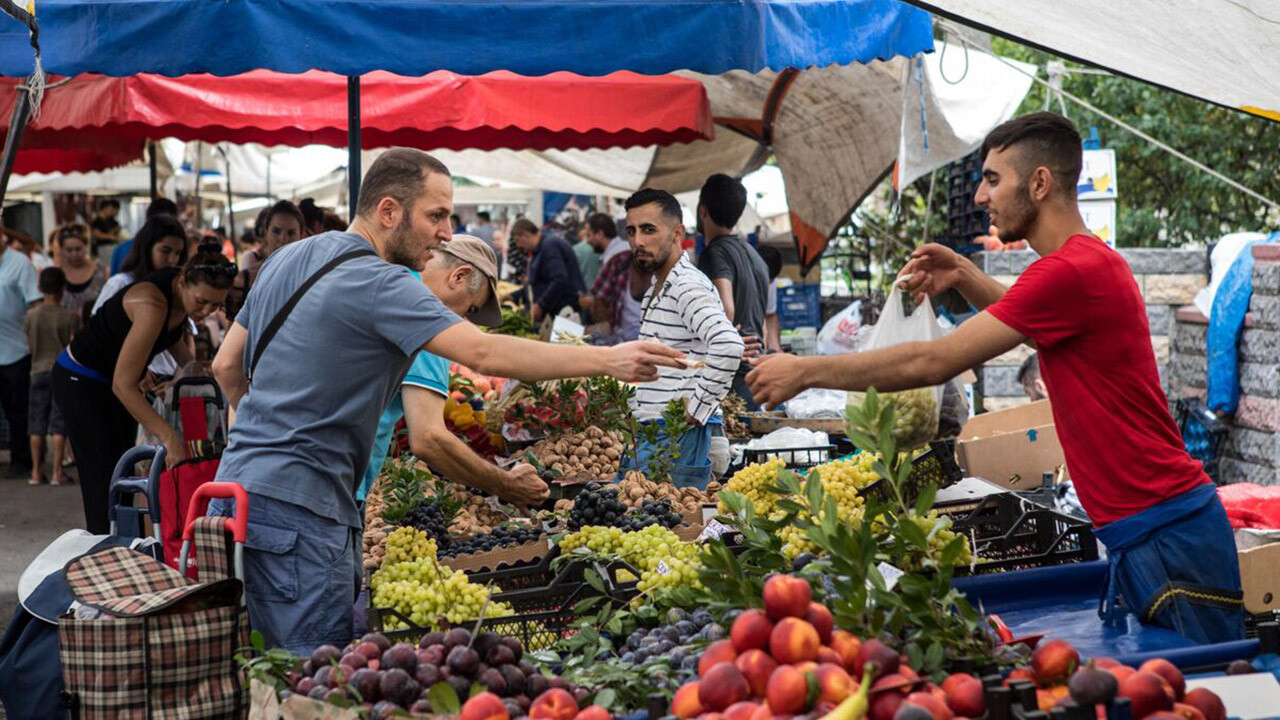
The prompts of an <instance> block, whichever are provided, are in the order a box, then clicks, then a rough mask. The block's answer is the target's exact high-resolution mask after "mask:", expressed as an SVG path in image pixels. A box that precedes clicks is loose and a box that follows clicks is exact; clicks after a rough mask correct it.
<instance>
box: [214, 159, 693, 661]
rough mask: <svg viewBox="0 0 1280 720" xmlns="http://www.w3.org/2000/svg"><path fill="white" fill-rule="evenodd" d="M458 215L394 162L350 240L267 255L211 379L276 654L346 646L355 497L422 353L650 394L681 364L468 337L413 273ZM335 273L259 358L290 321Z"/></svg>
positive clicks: (433, 175)
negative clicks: (666, 370)
mask: <svg viewBox="0 0 1280 720" xmlns="http://www.w3.org/2000/svg"><path fill="white" fill-rule="evenodd" d="M452 211H453V185H452V179H451V177H450V175H449V171H448V169H447V168H446V167H445V166H444V165H443V164H441V163H440V162H439V161H438V160H436V159H435V158H432V157H431V156H430V155H427V154H426V153H423V152H420V151H417V150H407V149H403V148H397V149H393V150H389V151H387V152H386V153H384V154H383V155H382V156H380V157H379V158H378V160H376V161H375V162H374V163H373V165H372V166H371V167H370V168H369V171H368V174H367V175H366V176H365V178H364V182H363V184H362V185H361V189H360V201H359V205H358V206H357V208H356V218H355V220H354V222H352V224H351V227H350V228H349V229H348V230H347V231H346V232H329V233H324V234H321V235H317V236H314V237H311V238H308V239H306V240H303V241H300V242H297V243H294V244H292V245H289V246H287V247H285V248H283V249H281V250H279V251H278V252H276V253H274V254H273V255H272V256H271V257H270V258H269V259H268V260H267V262H266V263H265V264H264V265H263V267H262V270H261V272H260V275H259V279H258V281H257V282H256V283H255V284H254V288H253V292H251V293H250V294H249V296H248V298H247V299H246V301H245V305H244V308H243V309H242V310H241V311H240V313H239V315H237V317H236V321H235V323H233V324H232V327H231V330H230V331H229V332H228V334H227V338H226V340H225V341H224V342H223V345H222V347H221V349H220V350H219V351H218V356H217V358H216V359H215V361H214V373H215V375H216V377H217V379H218V382H219V384H220V385H221V386H222V388H223V390H224V391H225V392H226V394H227V396H228V397H229V398H230V401H231V404H232V407H233V408H235V409H236V412H237V417H236V421H235V424H234V425H233V427H232V429H231V435H230V444H229V445H228V447H227V449H226V452H225V453H224V454H223V457H222V464H221V467H220V468H219V470H218V480H220V481H227V482H235V483H239V484H240V485H242V486H244V488H245V489H246V490H247V491H248V492H249V537H248V542H247V543H246V551H245V557H244V560H245V563H244V570H245V595H246V599H247V603H248V609H249V620H250V623H251V625H252V626H253V627H254V628H255V629H257V630H260V631H262V633H263V634H264V635H265V636H266V640H267V643H268V645H274V646H279V647H283V648H285V649H288V650H290V651H292V652H295V653H304V654H305V653H310V652H311V650H312V649H314V648H315V647H317V646H319V645H322V644H325V643H333V644H337V645H343V644H345V643H346V642H348V641H349V640H350V639H351V635H352V621H351V603H352V601H353V600H354V599H355V596H356V592H357V588H358V587H359V577H360V568H361V558H360V549H361V542H360V528H361V524H362V522H361V517H360V512H359V510H358V508H357V506H356V502H355V497H354V493H355V489H356V485H357V483H358V482H359V481H360V478H361V475H362V473H363V471H364V468H365V466H366V464H367V463H368V462H369V456H370V452H371V450H372V445H373V438H374V434H375V432H376V430H377V425H378V418H379V416H380V415H381V414H382V412H383V410H384V409H385V408H386V406H387V404H388V403H389V401H390V399H391V397H392V394H393V393H395V392H396V390H397V389H398V384H399V381H400V378H401V377H403V376H404V374H405V372H406V371H407V370H408V368H409V364H410V361H411V359H412V357H413V354H414V353H415V352H416V351H417V350H418V349H419V348H425V349H426V350H427V351H429V352H432V353H435V354H437V355H440V356H442V357H446V358H449V359H452V360H456V361H458V362H460V363H462V364H464V365H466V366H468V367H470V368H472V369H474V370H477V371H479V372H483V373H486V374H489V375H498V376H502V377H514V378H520V379H523V380H549V379H555V378H561V377H578V376H585V375H600V374H609V375H613V376H615V377H617V378H619V379H622V380H627V381H633V382H645V381H649V380H653V379H655V378H656V377H657V376H658V375H657V369H656V366H657V365H668V366H676V365H677V364H678V360H679V358H681V357H682V355H681V354H680V353H678V352H676V351H674V350H670V349H668V348H665V347H663V346H661V345H656V344H653V343H630V344H626V345H619V346H617V347H614V348H589V347H570V346H561V345H554V346H553V345H550V344H547V343H539V342H533V341H526V340H519V339H516V338H511V337H506V336H503V335H489V334H487V333H484V332H482V331H481V330H479V329H477V328H476V327H475V326H474V325H472V324H470V323H465V322H461V321H460V319H459V318H458V316H456V315H454V314H453V313H452V312H451V311H449V310H448V309H447V308H446V307H445V306H444V305H443V304H442V303H441V302H440V301H439V299H437V298H436V296H435V295H434V294H432V293H431V291H430V290H428V289H427V287H426V286H425V285H424V284H423V283H422V282H421V281H419V280H418V279H417V278H415V277H414V275H413V273H411V272H410V269H411V268H412V269H414V270H421V269H422V266H423V265H424V263H425V262H426V260H427V259H428V258H429V257H430V251H431V249H432V248H434V247H437V246H438V245H439V244H440V243H441V242H444V241H447V240H448V239H449V238H450V237H451V235H452V223H451V221H450V215H451V214H452ZM360 251H364V254H360ZM353 255H354V256H353ZM344 256H347V257H345V258H344ZM339 258H342V259H343V261H342V262H337V260H338V259H339ZM336 262H337V264H334V263H336ZM327 265H332V267H331V269H330V271H329V272H328V273H327V274H325V275H323V276H322V277H320V278H319V279H318V280H316V281H315V283H314V285H313V286H312V287H310V289H309V290H307V291H306V292H305V294H303V295H301V297H300V298H299V299H298V300H297V301H296V304H294V305H293V309H292V312H291V313H290V314H289V315H288V316H287V318H286V319H285V320H284V321H283V322H282V323H279V324H278V332H277V333H276V334H275V335H274V336H273V337H272V338H271V340H270V345H269V346H268V347H267V348H266V349H262V347H261V346H260V344H259V343H260V342H261V341H262V339H263V336H264V333H266V332H267V329H268V327H269V326H271V325H273V324H276V323H273V320H275V319H276V318H277V317H278V313H279V312H280V310H281V308H283V307H285V306H286V304H287V303H289V302H290V300H291V298H295V297H297V295H296V294H295V293H297V291H298V290H299V288H301V287H302V286H303V285H304V284H305V283H307V282H308V280H309V279H310V278H312V277H313V276H314V275H315V274H316V273H317V271H318V270H320V269H321V268H323V267H326V266H327ZM277 322H278V321H277ZM250 376H251V377H252V386H250V383H249V379H248V378H249V377H250ZM229 504H230V501H222V502H219V503H217V505H216V506H214V507H213V508H212V510H213V512H215V513H219V514H226V513H228V512H229V511H230V507H229Z"/></svg>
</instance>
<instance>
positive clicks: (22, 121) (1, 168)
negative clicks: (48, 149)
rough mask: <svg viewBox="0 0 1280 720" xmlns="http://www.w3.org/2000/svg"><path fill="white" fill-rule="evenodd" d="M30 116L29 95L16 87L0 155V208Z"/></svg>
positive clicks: (22, 88)
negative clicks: (16, 90) (16, 95)
mask: <svg viewBox="0 0 1280 720" xmlns="http://www.w3.org/2000/svg"><path fill="white" fill-rule="evenodd" d="M30 116H31V93H29V92H27V89H26V87H25V86H19V87H18V97H17V100H16V102H14V104H13V116H12V117H10V118H9V132H8V133H7V134H6V135H5V138H4V152H3V154H0V206H2V205H4V196H5V192H6V191H7V190H8V188H9V176H10V175H11V174H13V162H14V160H16V159H17V157H18V146H19V145H21V144H22V132H23V130H25V129H26V127H27V118H29V117H30Z"/></svg>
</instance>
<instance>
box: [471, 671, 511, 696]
mask: <svg viewBox="0 0 1280 720" xmlns="http://www.w3.org/2000/svg"><path fill="white" fill-rule="evenodd" d="M476 682H478V683H480V684H481V685H483V686H485V687H486V688H488V690H489V692H491V693H493V694H494V695H497V696H498V697H502V696H503V695H506V694H507V679H506V678H505V677H504V676H503V675H502V671H501V670H499V669H497V668H489V669H488V670H485V671H484V672H482V673H480V675H479V676H478V677H477V679H476Z"/></svg>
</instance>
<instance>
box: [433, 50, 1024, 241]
mask: <svg viewBox="0 0 1280 720" xmlns="http://www.w3.org/2000/svg"><path fill="white" fill-rule="evenodd" d="M915 62H916V60H914V59H906V58H897V59H895V60H891V61H886V62H873V63H870V64H866V65H850V66H847V67H827V68H814V69H811V70H805V71H803V72H792V71H784V72H782V73H776V72H773V71H764V72H760V73H755V74H752V73H745V72H731V73H725V74H723V75H718V76H710V75H699V74H695V73H681V74H682V75H685V76H686V77H696V78H697V79H698V80H700V81H701V82H702V83H703V85H705V86H706V88H707V95H708V97H709V98H710V99H711V109H712V111H713V112H714V114H715V116H716V121H717V123H719V124H720V125H721V128H720V131H719V132H717V133H716V137H715V140H713V141H710V142H698V143H690V144H688V145H674V146H671V147H665V148H631V149H626V150H595V151H576V150H569V151H547V152H509V151H499V152H495V153H477V152H471V151H464V152H452V153H440V154H439V157H440V159H441V160H443V161H444V162H445V164H447V165H448V166H449V167H450V169H451V170H453V171H454V172H455V173H457V174H459V175H471V176H477V177H486V178H493V179H496V180H504V181H508V182H513V183H519V184H521V185H527V186H530V187H538V188H545V189H548V190H558V191H561V192H573V193H587V194H597V195H612V196H625V195H627V194H629V193H631V192H634V191H635V190H638V189H640V188H642V187H657V188H661V189H664V190H668V191H670V192H673V193H681V192H687V191H690V190H696V189H698V188H700V187H701V186H702V183H703V181H704V180H705V179H706V178H707V176H708V175H711V174H713V173H717V172H723V173H728V174H730V175H736V176H742V175H745V174H747V173H749V172H751V171H752V170H755V169H756V168H758V167H760V165H762V164H763V163H764V162H765V161H766V160H767V159H768V157H769V155H770V154H772V155H773V156H774V158H775V159H776V161H777V163H778V166H779V167H780V169H781V170H782V175H783V179H784V181H785V183H786V191H787V203H788V205H789V206H790V213H791V232H792V235H793V236H794V237H795V240H796V245H797V251H798V253H799V255H800V260H801V263H802V264H803V265H806V266H807V265H810V264H812V263H813V262H815V261H816V260H817V259H818V258H819V257H820V256H821V254H822V252H823V250H824V249H825V248H826V244H827V241H828V239H829V238H830V237H831V236H832V235H833V234H834V233H835V232H836V231H837V230H838V229H839V228H840V226H841V225H842V224H843V223H844V221H845V219H846V218H847V217H848V216H849V213H850V211H851V210H852V209H853V208H854V207H856V206H857V205H858V204H859V203H860V202H861V201H862V199H863V198H865V197H866V195H867V194H868V193H869V192H871V191H872V190H873V189H874V188H875V187H876V185H877V183H878V182H879V181H880V180H881V179H882V178H883V177H884V176H885V174H886V173H887V172H889V170H890V168H891V167H892V166H893V164H894V162H895V159H897V158H899V156H900V155H901V156H902V157H903V158H904V160H903V168H904V173H905V175H904V179H905V181H906V182H909V181H910V180H911V179H914V177H919V176H920V175H923V174H925V173H927V172H929V171H930V170H932V169H934V168H937V167H941V166H943V165H945V164H947V163H949V162H951V161H953V160H956V159H959V158H961V157H964V156H965V155H967V154H968V153H970V152H972V151H973V149H974V148H975V147H977V145H978V144H979V143H980V142H981V140H982V138H983V136H985V135H986V133H987V132H988V131H989V130H990V129H991V128H993V127H995V126H996V125H998V124H999V123H1001V122H1003V121H1004V120H1007V119H1008V118H1009V117H1011V116H1012V115H1013V113H1014V112H1015V111H1016V110H1017V107H1018V105H1019V104H1020V103H1021V101H1022V98H1023V97H1025V96H1026V94H1027V91H1028V89H1029V87H1030V83H1031V80H1030V78H1029V77H1027V76H1026V75H1024V74H1023V73H1022V72H1019V70H1018V69H1017V68H1021V70H1024V71H1027V72H1033V71H1034V67H1033V66H1030V65H1026V64H1021V63H1013V64H1012V66H1010V65H1009V64H1006V63H1005V62H1003V61H1001V60H997V59H996V58H994V57H992V56H990V55H987V54H985V53H981V52H979V51H976V50H968V51H965V50H964V49H956V48H952V50H951V51H950V52H947V53H943V52H936V53H933V54H930V55H926V56H923V57H922V58H920V60H919V62H920V69H921V72H920V73H919V77H918V79H916V73H915V67H914V63H915ZM966 68H967V70H966ZM921 103H923V105H924V108H925V112H924V124H923V126H922V125H921V118H920V107H921ZM904 107H905V108H906V109H907V112H906V115H904V112H903V110H904ZM908 116H909V117H908ZM904 118H905V121H904ZM926 131H927V132H926ZM926 137H927V140H928V141H927V142H926V141H925V139H926ZM926 147H927V149H926Z"/></svg>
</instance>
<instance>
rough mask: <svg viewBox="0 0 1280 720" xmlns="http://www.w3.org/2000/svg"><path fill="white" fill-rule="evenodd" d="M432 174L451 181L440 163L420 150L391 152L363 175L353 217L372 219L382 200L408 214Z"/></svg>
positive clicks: (395, 149)
mask: <svg viewBox="0 0 1280 720" xmlns="http://www.w3.org/2000/svg"><path fill="white" fill-rule="evenodd" d="M432 173H440V174H441V175H446V176H448V177H453V175H452V173H450V172H449V168H447V167H445V164H444V163H442V162H440V161H439V160H437V159H435V158H434V157H432V156H431V155H428V154H427V153H425V152H422V151H421V150H414V149H412V148H402V147H398V148H391V149H390V150H388V151H386V152H384V153H382V154H381V155H379V156H378V159H377V160H374V161H373V164H372V165H370V166H369V171H368V172H367V173H365V176H364V180H363V181H362V182H361V183H360V200H359V201H358V202H357V203H356V215H359V216H361V217H368V216H370V215H372V214H373V211H374V209H375V208H377V207H378V203H380V202H382V198H384V197H389V198H391V199H393V200H395V201H396V202H398V203H400V205H401V206H403V207H404V209H405V212H408V211H410V210H412V209H413V204H414V203H415V202H416V201H417V200H418V196H419V195H421V194H422V188H423V185H425V184H426V182H427V178H428V177H430V176H431V174H432Z"/></svg>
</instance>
